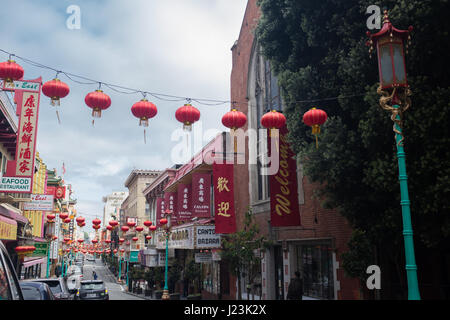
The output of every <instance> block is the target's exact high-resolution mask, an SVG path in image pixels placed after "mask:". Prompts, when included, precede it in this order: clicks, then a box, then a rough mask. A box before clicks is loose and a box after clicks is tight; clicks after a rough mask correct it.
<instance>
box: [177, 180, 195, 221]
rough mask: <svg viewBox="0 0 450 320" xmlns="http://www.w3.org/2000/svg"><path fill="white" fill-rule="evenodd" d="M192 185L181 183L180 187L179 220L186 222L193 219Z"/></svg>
mask: <svg viewBox="0 0 450 320" xmlns="http://www.w3.org/2000/svg"><path fill="white" fill-rule="evenodd" d="M191 191H192V190H191V185H190V184H183V183H180V184H179V185H178V194H177V197H178V204H177V209H178V220H179V221H186V220H191V219H192V203H191Z"/></svg>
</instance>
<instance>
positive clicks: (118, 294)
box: [83, 259, 146, 300]
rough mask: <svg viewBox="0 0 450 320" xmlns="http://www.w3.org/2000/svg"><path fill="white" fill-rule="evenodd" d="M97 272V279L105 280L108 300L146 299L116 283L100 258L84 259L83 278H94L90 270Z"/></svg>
mask: <svg viewBox="0 0 450 320" xmlns="http://www.w3.org/2000/svg"><path fill="white" fill-rule="evenodd" d="M94 270H95V272H96V273H97V276H98V278H97V279H99V280H103V281H104V282H105V287H106V289H107V290H108V294H109V300H146V299H144V298H141V297H138V296H136V295H133V294H130V293H128V292H127V291H126V290H125V286H123V285H121V284H119V283H117V281H116V278H115V277H114V275H113V274H112V273H111V271H109V269H108V268H107V267H106V266H105V265H104V264H103V262H102V261H101V260H100V259H96V260H95V262H94V261H88V260H87V259H85V260H84V268H83V280H94V278H93V276H92V271H94Z"/></svg>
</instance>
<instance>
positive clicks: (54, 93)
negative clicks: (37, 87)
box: [42, 78, 70, 106]
mask: <svg viewBox="0 0 450 320" xmlns="http://www.w3.org/2000/svg"><path fill="white" fill-rule="evenodd" d="M69 92H70V89H69V86H68V85H67V84H66V83H64V82H62V81H61V80H59V79H58V78H55V79H53V80H50V81H47V82H46V83H44V85H43V86H42V93H43V94H45V95H46V96H47V97H49V98H50V99H51V103H50V104H51V105H52V106H59V105H60V103H59V100H60V99H61V98H64V97H66V96H67V95H68V94H69Z"/></svg>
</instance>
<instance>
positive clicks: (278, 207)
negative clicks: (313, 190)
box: [268, 126, 300, 227]
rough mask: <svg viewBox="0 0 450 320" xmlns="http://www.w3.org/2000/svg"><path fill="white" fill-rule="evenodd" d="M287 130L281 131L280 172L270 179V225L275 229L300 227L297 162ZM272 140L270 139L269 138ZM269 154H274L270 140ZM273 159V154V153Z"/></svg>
mask: <svg viewBox="0 0 450 320" xmlns="http://www.w3.org/2000/svg"><path fill="white" fill-rule="evenodd" d="M287 134H288V131H287V128H286V126H284V127H283V128H281V129H280V131H279V137H280V138H279V143H278V144H277V146H278V150H274V151H275V152H278V154H279V163H280V166H279V170H278V172H277V173H276V174H274V175H271V176H270V177H269V184H270V211H271V214H270V224H271V225H272V226H273V227H291V226H299V225H300V207H299V204H298V191H297V190H298V185H297V162H296V161H295V154H294V152H293V151H292V150H291V147H290V145H289V143H288V141H287ZM268 139H270V137H269V138H268ZM268 147H269V152H272V150H270V149H271V144H270V140H269V143H268ZM271 157H272V158H273V156H272V153H271Z"/></svg>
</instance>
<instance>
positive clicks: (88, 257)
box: [86, 256, 95, 261]
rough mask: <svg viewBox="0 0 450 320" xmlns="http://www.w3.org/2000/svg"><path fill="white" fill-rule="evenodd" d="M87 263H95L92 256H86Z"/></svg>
mask: <svg viewBox="0 0 450 320" xmlns="http://www.w3.org/2000/svg"><path fill="white" fill-rule="evenodd" d="M86 260H87V261H95V258H94V256H87V258H86Z"/></svg>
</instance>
